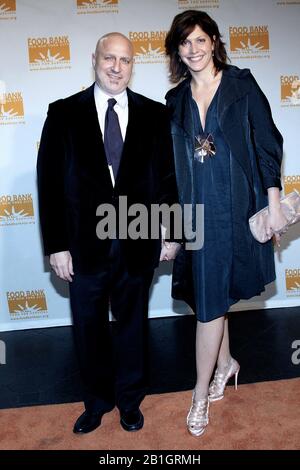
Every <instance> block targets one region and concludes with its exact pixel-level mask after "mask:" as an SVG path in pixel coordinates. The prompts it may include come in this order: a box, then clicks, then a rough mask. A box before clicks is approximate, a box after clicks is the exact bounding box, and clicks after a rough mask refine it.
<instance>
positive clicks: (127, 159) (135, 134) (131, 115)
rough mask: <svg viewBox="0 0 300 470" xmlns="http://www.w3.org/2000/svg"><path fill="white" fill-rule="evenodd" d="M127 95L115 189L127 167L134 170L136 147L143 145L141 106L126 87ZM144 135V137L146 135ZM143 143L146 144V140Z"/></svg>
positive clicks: (136, 97)
mask: <svg viewBox="0 0 300 470" xmlns="http://www.w3.org/2000/svg"><path fill="white" fill-rule="evenodd" d="M127 96H128V124H127V129H126V136H125V141H124V147H123V153H122V158H121V162H120V167H119V171H118V175H117V178H116V181H115V190H116V189H117V188H118V186H119V184H120V182H121V181H122V178H123V176H124V175H125V174H126V173H127V172H128V169H129V168H132V169H133V170H134V166H135V163H134V160H135V158H136V155H140V152H139V150H138V149H139V148H140V147H141V146H142V145H143V134H144V133H143V127H142V124H143V116H142V113H143V107H142V106H141V103H140V100H139V97H138V95H137V94H136V93H134V92H133V91H131V90H130V89H129V88H127ZM144 137H145V138H146V136H144ZM144 144H146V141H145V142H144ZM125 169H126V171H125Z"/></svg>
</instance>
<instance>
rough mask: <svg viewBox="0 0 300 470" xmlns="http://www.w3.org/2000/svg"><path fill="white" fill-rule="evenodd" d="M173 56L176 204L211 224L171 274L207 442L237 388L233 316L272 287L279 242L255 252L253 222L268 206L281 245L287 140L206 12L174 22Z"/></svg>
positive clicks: (192, 420) (195, 413)
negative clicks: (222, 404)
mask: <svg viewBox="0 0 300 470" xmlns="http://www.w3.org/2000/svg"><path fill="white" fill-rule="evenodd" d="M166 52H167V55H168V56H169V58H170V72H171V80H172V81H173V82H174V83H177V82H179V84H178V85H177V86H176V87H175V88H173V89H171V90H170V91H169V92H168V93H167V96H166V99H167V105H168V107H169V109H170V112H171V129H172V137H173V146H174V156H175V167H176V176H177V184H178V192H179V199H180V203H181V204H182V206H184V205H187V204H188V205H191V206H192V207H193V208H195V207H196V205H197V204H203V205H204V224H203V226H201V227H197V226H196V230H197V231H199V230H203V235H204V243H203V246H202V247H201V248H199V249H197V250H191V251H187V250H183V249H181V251H180V252H179V254H178V256H177V258H176V259H175V262H174V273H173V296H174V297H175V298H180V299H183V300H186V301H187V302H188V303H189V304H190V305H191V306H192V308H193V309H194V311H195V314H196V316H197V332H196V365H197V381H196V385H195V389H194V391H193V397H192V404H191V408H190V411H189V413H188V416H187V427H188V430H189V432H190V433H191V434H192V435H194V436H200V435H201V434H202V433H203V432H204V430H205V428H206V426H207V424H208V421H209V403H211V402H213V401H217V400H220V399H221V398H223V395H224V389H225V386H226V383H227V381H228V380H229V378H230V377H232V376H235V383H236V384H237V377H238V372H239V369H240V366H239V363H238V362H237V360H236V359H234V358H233V357H232V356H231V354H230V347H229V333H228V318H227V315H226V314H227V312H228V309H229V307H230V306H231V305H232V304H234V303H235V302H237V301H238V300H240V299H249V298H251V297H253V296H255V295H259V294H260V293H261V292H262V291H263V290H264V288H265V285H266V284H268V283H269V282H272V281H274V279H275V268H274V253H273V245H272V242H271V240H270V241H269V242H267V243H265V244H261V243H259V242H257V241H256V240H255V239H254V238H253V237H252V235H251V232H250V230H249V225H248V219H249V217H251V215H253V214H254V213H255V212H257V211H258V210H260V209H261V208H262V207H264V206H266V205H267V204H269V227H268V230H269V231H270V233H271V231H272V230H274V231H276V232H277V234H276V240H277V243H279V239H280V229H281V228H282V227H283V226H284V225H285V224H286V220H285V217H284V215H283V213H282V211H281V209H280V203H279V200H280V190H281V183H280V166H281V159H282V137H281V134H280V133H279V131H278V130H277V128H276V126H275V124H274V122H273V119H272V114H271V110H270V106H269V103H268V101H267V98H266V97H265V95H264V94H263V92H262V91H261V89H260V88H259V86H258V84H257V83H256V81H255V79H254V77H253V76H252V74H251V73H250V71H249V70H248V69H244V70H241V69H239V68H237V67H234V66H231V65H228V64H227V53H226V49H225V45H224V43H223V41H222V40H221V36H220V32H219V29H218V26H217V24H216V23H215V21H214V20H213V19H212V18H210V17H209V16H208V15H207V14H206V13H205V12H201V11H196V10H188V11H185V12H183V13H180V14H179V15H177V16H176V17H175V18H174V20H173V23H172V25H171V29H170V31H169V32H168V34H167V37H166ZM193 213H195V211H193ZM195 223H196V222H195V220H193V227H194V228H195ZM186 246H187V245H186ZM215 365H216V366H217V367H216V370H215V374H214V378H213V380H212V382H210V380H211V376H212V373H213V370H214V367H215Z"/></svg>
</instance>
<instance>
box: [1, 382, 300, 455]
mask: <svg viewBox="0 0 300 470" xmlns="http://www.w3.org/2000/svg"><path fill="white" fill-rule="evenodd" d="M190 400H191V392H179V393H169V394H162V395H151V396H148V397H146V399H145V400H144V402H143V404H142V411H143V413H144V416H145V425H144V428H143V429H142V430H141V431H139V432H136V433H128V432H126V431H124V430H123V429H122V428H121V427H120V424H119V414H118V412H117V410H114V411H113V412H111V413H109V414H106V415H105V416H104V417H103V420H102V425H101V427H100V428H98V429H96V430H95V431H93V432H92V433H90V434H87V435H83V436H81V435H75V434H73V433H72V428H73V424H74V421H75V420H76V418H77V417H78V416H79V415H80V414H81V412H82V411H83V409H82V403H73V404H66V405H48V406H36V407H28V408H16V409H8V410H1V412H0V449H2V450H8V449H19V450H23V449H24V450H34V449H38V450H56V449H57V450H76V449H77V450H88V449H95V450H112V449H116V450H124V449H128V450H133V449H137V450H147V449H148V450H197V449H300V406H299V404H300V379H291V380H281V381H276V382H262V383H257V384H250V385H241V386H239V388H238V390H237V391H235V390H234V389H233V387H227V389H226V395H225V398H224V399H223V400H221V401H219V402H215V403H213V404H212V405H211V407H210V424H209V426H208V428H207V430H206V432H205V434H203V435H202V436H201V437H199V438H195V437H193V436H190V435H189V434H188V432H187V431H186V427H185V419H186V414H187V411H188V409H189V406H190Z"/></svg>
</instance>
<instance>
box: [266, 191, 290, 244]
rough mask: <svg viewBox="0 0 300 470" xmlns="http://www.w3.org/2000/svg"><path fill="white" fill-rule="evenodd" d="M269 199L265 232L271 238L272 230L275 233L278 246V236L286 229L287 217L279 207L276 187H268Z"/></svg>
mask: <svg viewBox="0 0 300 470" xmlns="http://www.w3.org/2000/svg"><path fill="white" fill-rule="evenodd" d="M268 199H269V217H268V226H267V234H268V236H269V237H270V238H271V237H272V234H273V232H275V233H274V235H275V240H276V244H277V246H278V247H279V246H280V236H281V235H282V234H283V233H285V232H286V231H287V227H286V225H287V223H288V221H287V219H286V217H285V215H284V213H283V212H282V210H281V207H280V192H279V189H278V188H275V187H272V188H268Z"/></svg>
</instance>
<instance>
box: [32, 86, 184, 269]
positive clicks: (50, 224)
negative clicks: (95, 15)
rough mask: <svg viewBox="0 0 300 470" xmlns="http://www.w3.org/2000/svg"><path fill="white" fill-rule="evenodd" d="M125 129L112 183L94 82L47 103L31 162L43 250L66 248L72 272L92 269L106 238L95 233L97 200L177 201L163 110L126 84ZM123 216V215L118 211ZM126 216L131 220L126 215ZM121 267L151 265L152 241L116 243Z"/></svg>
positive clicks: (155, 256) (155, 245)
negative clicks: (34, 165)
mask: <svg viewBox="0 0 300 470" xmlns="http://www.w3.org/2000/svg"><path fill="white" fill-rule="evenodd" d="M127 93H128V109H129V116H128V126H127V132H126V138H125V142H124V149H123V155H122V160H121V164H120V168H119V172H118V176H117V179H116V183H115V186H114V187H113V185H112V182H111V178H110V173H109V169H108V166H107V162H106V156H105V151H104V145H103V138H102V134H101V130H100V126H99V122H98V116H97V110H96V105H95V100H94V85H92V86H91V87H89V88H88V89H86V90H84V91H82V92H80V93H77V94H75V95H72V96H70V97H68V98H66V99H62V100H58V101H56V102H54V103H52V104H50V105H49V110H48V116H47V119H46V121H45V124H44V128H43V132H42V137H41V142H40V148H39V154H38V162H37V172H38V192H39V209H40V222H41V230H42V237H43V242H44V252H45V254H46V255H50V254H51V253H57V252H60V251H67V250H69V251H70V252H71V255H72V258H73V266H74V269H75V271H76V270H78V271H80V272H85V273H92V272H95V271H97V267H98V266H99V263H102V262H103V261H104V260H105V259H106V257H107V255H108V252H109V249H110V244H111V241H110V240H109V239H107V240H100V239H99V238H98V237H97V235H96V225H97V223H98V222H99V220H100V218H99V217H98V216H96V210H97V207H98V206H99V205H100V204H104V203H109V204H113V205H114V206H115V208H116V214H117V218H118V216H119V196H127V198H128V205H131V204H135V203H141V204H144V205H145V206H146V207H147V208H149V209H150V206H151V204H161V203H167V204H173V203H174V202H177V189H176V180H175V171H174V161H173V160H174V159H173V150H172V139H171V134H170V124H169V119H168V112H167V109H166V107H165V106H164V105H163V104H161V103H158V102H155V101H153V100H150V99H148V98H146V97H144V96H142V95H139V94H137V93H134V92H132V91H131V90H130V89H127ZM123 215H124V214H123ZM128 220H129V221H130V220H131V219H128ZM121 244H122V245H121V246H122V249H123V252H124V254H125V256H126V259H127V264H128V268H129V269H130V270H133V271H138V272H140V271H143V270H148V269H152V268H153V267H155V266H157V264H158V260H159V254H160V240H159V239H157V240H151V239H137V240H130V239H128V240H122V241H121Z"/></svg>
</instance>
